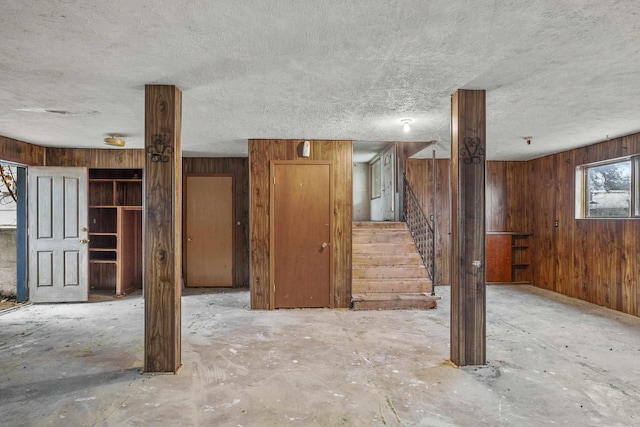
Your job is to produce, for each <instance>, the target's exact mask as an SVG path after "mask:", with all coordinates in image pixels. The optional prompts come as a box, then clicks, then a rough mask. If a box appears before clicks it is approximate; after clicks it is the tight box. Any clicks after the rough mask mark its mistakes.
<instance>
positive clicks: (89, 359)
mask: <svg viewBox="0 0 640 427" xmlns="http://www.w3.org/2000/svg"><path fill="white" fill-rule="evenodd" d="M437 292H438V294H439V295H440V296H442V300H441V302H440V304H439V308H438V309H436V310H430V311H426V312H425V311H347V310H324V309H321V310H282V311H272V312H264V311H249V309H248V306H249V294H248V292H229V291H227V292H207V293H204V294H200V291H196V292H193V291H189V294H185V295H184V296H183V299H182V307H183V323H182V331H183V354H182V360H183V363H184V367H183V369H182V370H181V371H180V373H179V374H178V375H150V374H142V373H141V367H142V363H143V300H142V298H141V297H140V296H135V295H134V296H129V297H126V298H123V299H119V300H113V301H106V302H94V303H86V304H58V305H32V306H26V307H23V308H20V309H18V310H14V311H10V312H5V313H3V314H1V315H0V408H1V412H0V425H3V426H18V425H34V426H49V425H60V426H63V425H64V426H81V425H99V426H103V425H104V426H120V425H123V426H141V425H153V426H164V425H167V426H178V425H185V426H192V425H195V426H197V425H200V426H281V425H283V426H382V425H389V426H399V425H403V426H414V425H415V426H453V425H459V426H469V425H481V426H484V425H487V426H488V425H493V426H513V425H516V426H541V425H554V424H555V425H569V426H586V425H607V426H611V425H620V426H622V425H640V318H636V317H632V316H629V315H625V314H622V313H618V312H615V311H611V310H608V309H604V308H600V307H597V306H594V305H590V304H587V303H583V302H581V301H577V300H572V299H569V298H565V297H563V296H560V295H556V294H553V293H551V292H547V291H543V290H539V289H536V288H533V287H530V286H518V287H509V286H493V287H489V288H488V292H487V293H488V297H487V347H488V359H489V364H488V365H487V366H483V367H468V368H464V369H456V368H454V367H452V366H451V365H450V364H448V363H447V359H448V357H449V328H448V325H449V304H450V300H449V289H448V288H439V289H438V290H437Z"/></svg>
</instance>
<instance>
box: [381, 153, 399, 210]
mask: <svg viewBox="0 0 640 427" xmlns="http://www.w3.org/2000/svg"><path fill="white" fill-rule="evenodd" d="M382 159H383V161H382V200H383V212H382V218H383V219H384V220H385V221H393V220H394V219H395V212H394V210H395V209H394V202H395V191H396V190H395V188H396V186H395V180H394V173H393V169H394V167H393V163H394V158H393V156H392V154H391V150H388V151H387V152H386V153H385V154H384V156H383V157H382Z"/></svg>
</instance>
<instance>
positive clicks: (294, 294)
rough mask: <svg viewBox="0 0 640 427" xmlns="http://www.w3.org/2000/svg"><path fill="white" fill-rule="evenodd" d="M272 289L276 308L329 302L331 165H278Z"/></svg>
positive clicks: (274, 186) (275, 168)
mask: <svg viewBox="0 0 640 427" xmlns="http://www.w3.org/2000/svg"><path fill="white" fill-rule="evenodd" d="M272 176H273V178H274V179H272V190H273V191H272V198H271V215H272V220H271V230H272V238H271V239H272V240H271V244H272V255H273V259H272V262H273V264H272V270H271V274H272V277H273V282H272V285H273V286H272V290H273V291H274V307H275V308H293V307H329V306H330V302H331V246H330V245H331V241H330V236H331V181H330V165H329V164H309V163H307V164H272Z"/></svg>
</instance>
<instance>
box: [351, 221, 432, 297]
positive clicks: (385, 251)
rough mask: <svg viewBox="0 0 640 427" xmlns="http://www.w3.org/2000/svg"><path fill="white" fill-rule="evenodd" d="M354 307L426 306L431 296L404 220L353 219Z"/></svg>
mask: <svg viewBox="0 0 640 427" xmlns="http://www.w3.org/2000/svg"><path fill="white" fill-rule="evenodd" d="M352 244H353V252H352V259H353V261H352V262H353V269H352V276H353V281H352V290H351V293H352V298H351V300H352V302H353V308H354V309H399V308H417V309H429V308H435V307H436V300H438V299H439V297H436V296H432V295H431V291H432V283H431V280H429V278H428V277H427V272H426V269H425V268H424V265H423V263H422V259H421V258H420V254H419V253H418V250H417V248H416V245H415V243H414V242H413V239H412V237H411V234H410V232H409V229H408V228H407V225H406V224H405V223H404V222H354V223H353V243H352Z"/></svg>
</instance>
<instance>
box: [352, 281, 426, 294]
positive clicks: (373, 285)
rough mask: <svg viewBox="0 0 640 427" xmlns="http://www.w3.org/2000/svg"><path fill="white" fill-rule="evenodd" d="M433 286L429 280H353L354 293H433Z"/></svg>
mask: <svg viewBox="0 0 640 427" xmlns="http://www.w3.org/2000/svg"><path fill="white" fill-rule="evenodd" d="M432 290H433V287H432V285H431V282H429V281H428V280H415V281H388V280H377V281H372V280H357V279H356V280H353V282H352V284H351V293H352V294H365V293H380V292H383V293H422V292H425V293H429V294H430V293H431V291H432Z"/></svg>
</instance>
